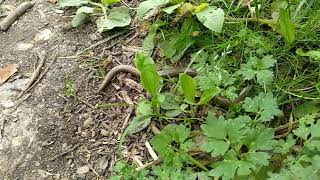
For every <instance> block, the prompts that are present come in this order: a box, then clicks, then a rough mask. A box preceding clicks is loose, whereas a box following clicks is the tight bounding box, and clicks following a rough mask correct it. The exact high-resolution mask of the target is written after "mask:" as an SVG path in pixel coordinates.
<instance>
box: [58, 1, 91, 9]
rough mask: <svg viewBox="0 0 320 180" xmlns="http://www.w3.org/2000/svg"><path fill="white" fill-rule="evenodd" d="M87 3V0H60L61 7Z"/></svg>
mask: <svg viewBox="0 0 320 180" xmlns="http://www.w3.org/2000/svg"><path fill="white" fill-rule="evenodd" d="M83 4H87V0H59V6H60V7H68V6H81V5H83Z"/></svg>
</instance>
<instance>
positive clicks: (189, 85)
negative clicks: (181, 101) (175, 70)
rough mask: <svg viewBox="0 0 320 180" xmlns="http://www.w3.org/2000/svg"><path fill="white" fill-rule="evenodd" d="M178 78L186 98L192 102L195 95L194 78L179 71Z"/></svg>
mask: <svg viewBox="0 0 320 180" xmlns="http://www.w3.org/2000/svg"><path fill="white" fill-rule="evenodd" d="M179 80H180V84H181V89H182V91H183V94H184V97H185V98H186V100H188V101H190V102H194V99H195V97H196V82H195V81H194V79H193V78H192V77H191V76H189V75H188V74H184V73H181V74H180V75H179Z"/></svg>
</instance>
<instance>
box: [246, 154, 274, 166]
mask: <svg viewBox="0 0 320 180" xmlns="http://www.w3.org/2000/svg"><path fill="white" fill-rule="evenodd" d="M270 158H271V156H270V155H269V154H267V153H265V152H249V153H248V154H247V160H248V161H250V162H252V163H253V164H255V165H263V166H268V165H269V159H270Z"/></svg>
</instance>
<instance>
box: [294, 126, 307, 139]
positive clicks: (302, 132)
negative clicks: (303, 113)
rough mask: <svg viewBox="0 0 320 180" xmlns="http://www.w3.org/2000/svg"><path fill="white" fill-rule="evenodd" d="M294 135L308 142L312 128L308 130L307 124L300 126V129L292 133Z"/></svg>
mask: <svg viewBox="0 0 320 180" xmlns="http://www.w3.org/2000/svg"><path fill="white" fill-rule="evenodd" d="M292 132H293V134H295V135H296V136H298V137H300V138H302V139H303V140H308V136H309V134H310V128H307V126H306V125H305V124H300V126H299V128H298V129H295V130H293V131H292Z"/></svg>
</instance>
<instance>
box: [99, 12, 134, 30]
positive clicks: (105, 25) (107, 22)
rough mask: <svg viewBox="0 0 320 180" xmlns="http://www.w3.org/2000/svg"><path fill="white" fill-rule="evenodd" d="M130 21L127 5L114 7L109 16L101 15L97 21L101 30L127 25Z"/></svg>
mask: <svg viewBox="0 0 320 180" xmlns="http://www.w3.org/2000/svg"><path fill="white" fill-rule="evenodd" d="M130 22H131V16H130V13H129V9H128V8H127V7H115V8H112V9H111V10H110V13H109V15H108V16H107V17H101V18H99V19H98V20H97V21H96V23H97V26H98V31H99V32H104V31H108V30H111V29H113V28H115V27H125V26H128V25H129V24H130Z"/></svg>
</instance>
